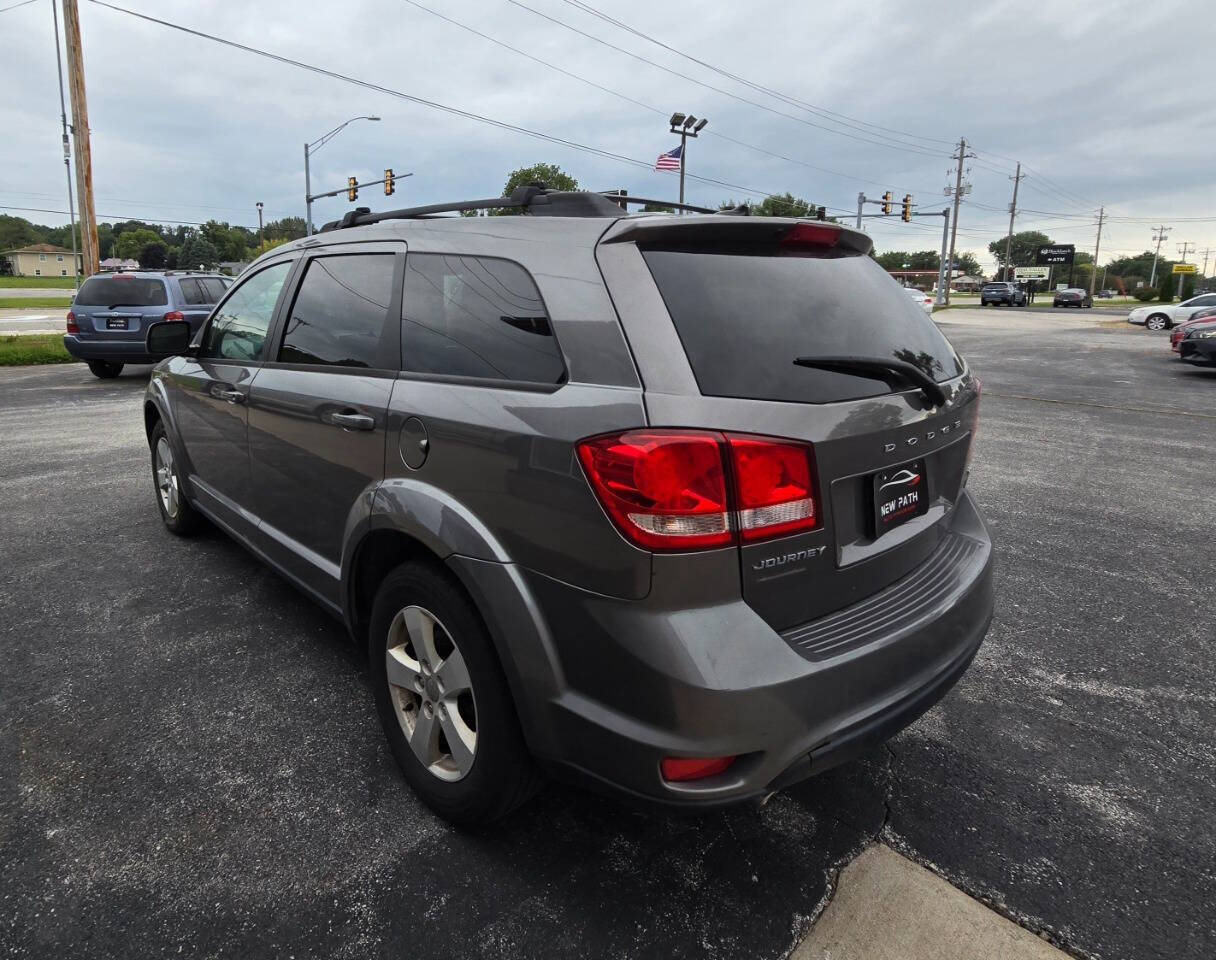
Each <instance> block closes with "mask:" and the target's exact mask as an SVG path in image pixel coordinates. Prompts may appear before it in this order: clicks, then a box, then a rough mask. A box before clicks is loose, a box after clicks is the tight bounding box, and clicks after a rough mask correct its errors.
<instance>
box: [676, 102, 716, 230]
mask: <svg viewBox="0 0 1216 960" xmlns="http://www.w3.org/2000/svg"><path fill="white" fill-rule="evenodd" d="M670 123H671V132H672V133H678V134H679V135H680V203H683V202H684V168H685V167H686V166H687V165H688V138H689V137H692V138H693V139H694V140H695V139H696V137H697V134H699V133H700V132H701V131H702V130H704V129H705V125H706V124H707V123H709V121H708V120H706V119H705V118H701V119H700V120H698V119H697V118H696V117H694V116H693V115H692V114H691V113H690V114H688V116H685V115H684V114H682V113H679V112H676V113H673V114H672V115H671V121H670ZM694 124H695V126H694ZM683 215H684V211H683V210H681V211H680V216H683Z"/></svg>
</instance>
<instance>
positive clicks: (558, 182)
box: [492, 163, 578, 216]
mask: <svg viewBox="0 0 1216 960" xmlns="http://www.w3.org/2000/svg"><path fill="white" fill-rule="evenodd" d="M530 183H543V184H544V185H545V186H546V187H548V188H549V189H550V190H577V189H578V181H577V180H575V179H574V177H572V176H570V174H568V173H566V172H565V171H564V170H562V168H561V167H559V166H558V165H557V164H555V163H534V164H532V166H530V167H520V168H519V169H518V170H513V171H512V172H511V175H510V176H509V177H507V182H506V184H504V185H503V188H502V196H504V197H509V196H510V195H511V191H512V190H514V189H515V188H516V187H525V186H527V185H528V184H530ZM492 212H493V214H494V216H510V215H512V214H518V213H521V212H522V211H520V210H518V209H516V208H512V207H504V208H502V209H498V210H494V211H492Z"/></svg>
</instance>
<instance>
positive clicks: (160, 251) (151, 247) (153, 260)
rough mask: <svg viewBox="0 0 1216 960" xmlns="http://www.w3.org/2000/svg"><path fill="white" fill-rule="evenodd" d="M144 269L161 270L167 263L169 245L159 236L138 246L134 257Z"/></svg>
mask: <svg viewBox="0 0 1216 960" xmlns="http://www.w3.org/2000/svg"><path fill="white" fill-rule="evenodd" d="M135 259H136V260H138V261H139V265H140V266H141V267H143V268H144V269H145V270H163V269H164V268H165V267H167V266H168V265H169V246H168V244H166V243H165V241H164V240H161V239H160V238H159V237H158V238H157V239H155V240H149V241H148V242H147V243H145V244H144V245H143V246H142V247H140V248H139V253H138V254H137V255H136V257H135Z"/></svg>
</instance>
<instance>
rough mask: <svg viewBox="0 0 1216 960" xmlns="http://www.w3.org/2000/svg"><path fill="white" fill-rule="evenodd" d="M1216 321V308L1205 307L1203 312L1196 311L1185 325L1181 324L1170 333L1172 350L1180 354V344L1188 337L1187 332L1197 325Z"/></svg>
mask: <svg viewBox="0 0 1216 960" xmlns="http://www.w3.org/2000/svg"><path fill="white" fill-rule="evenodd" d="M1212 319H1216V307H1204V308H1203V309H1202V310H1196V311H1195V312H1194V313H1193V314H1191V319H1190V320H1187V321H1186V322H1185V323H1180V324H1179V325H1178V326H1176V327H1174V329H1173V330H1171V331H1170V349H1171V350H1173V351H1174V352H1175V353H1177V352H1178V344H1179V343H1181V342H1182V338H1183V337H1185V336H1186V332H1187V331H1188V330H1189V329H1190V328H1191V327H1192V326H1193V325H1194V324H1197V323H1203V322H1204V321H1205V320H1212Z"/></svg>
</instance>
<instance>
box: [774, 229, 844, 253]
mask: <svg viewBox="0 0 1216 960" xmlns="http://www.w3.org/2000/svg"><path fill="white" fill-rule="evenodd" d="M839 242H840V228H839V227H829V226H824V225H822V224H818V223H796V224H794V225H793V226H792V227H790V228H789V230H787V231H786V232H785V233H784V234H783V235H782V237H781V247H782V249H783V251H784V252H787V253H798V252H800V251H801V250H805V249H807V248H816V247H817V248H819V249H824V248H828V249H830V248H831V247H834V246H836V244H837V243H839Z"/></svg>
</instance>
